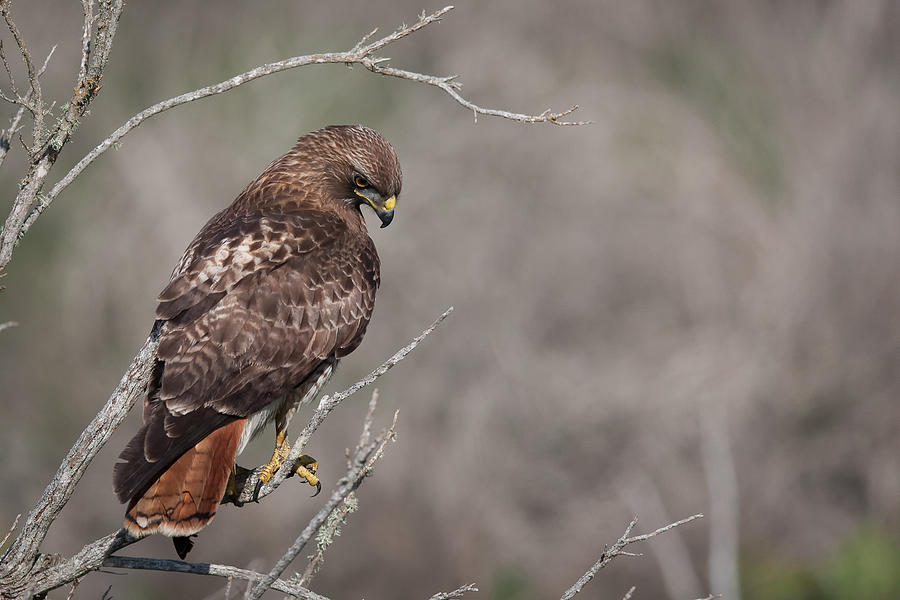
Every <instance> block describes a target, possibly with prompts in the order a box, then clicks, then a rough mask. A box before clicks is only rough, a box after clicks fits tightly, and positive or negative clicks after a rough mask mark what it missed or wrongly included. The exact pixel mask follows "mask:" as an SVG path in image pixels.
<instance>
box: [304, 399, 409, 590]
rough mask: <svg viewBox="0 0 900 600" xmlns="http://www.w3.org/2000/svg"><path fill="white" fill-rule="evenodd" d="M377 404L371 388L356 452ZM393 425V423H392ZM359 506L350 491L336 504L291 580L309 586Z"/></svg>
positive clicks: (363, 441) (366, 439)
mask: <svg viewBox="0 0 900 600" xmlns="http://www.w3.org/2000/svg"><path fill="white" fill-rule="evenodd" d="M377 405H378V388H375V389H374V390H372V398H371V399H370V400H369V409H368V411H367V412H366V417H365V419H363V431H362V434H361V435H360V437H359V443H357V445H356V450H355V452H358V451H359V449H360V448H361V447H362V446H364V445H366V444H368V443H369V440H370V438H371V435H372V421H373V419H374V415H375V407H376V406H377ZM396 420H397V414H396V413H394V422H395V423H396ZM392 427H393V425H392ZM351 467H352V461H351V455H350V452H349V450H348V452H347V468H348V469H349V468H351ZM358 508H359V500H358V498H357V497H356V492H350V494H348V495H347V497H346V498H344V501H343V502H341V504H340V505H338V506H337V507H336V508H335V509H334V510H333V511H332V512H331V514H330V515H328V519H326V521H325V525H324V527H322V528H321V529H320V530H319V532H318V533H317V534H316V551H315V553H313V555H312V556H310V557H309V561H308V562H307V563H306V569H304V570H303V574H302V575H301V574H299V573H298V574H297V575H295V576H294V577H292V578H291V581H294V580H296V582H297V583H298V584H300V585H302V586H304V587H309V582H310V581H311V580H312V578H313V577H314V576H315V574H316V573H318V572H319V569H321V568H322V565H323V564H324V562H325V552H327V551H328V548H329V547H330V546H331V544H332V543H333V542H334V538H336V537H338V536H339V535H341V527H343V526H344V525H345V524H346V520H347V517H348V516H349V515H350V513H353V512H356V510H357V509H358Z"/></svg>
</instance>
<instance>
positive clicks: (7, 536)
mask: <svg viewBox="0 0 900 600" xmlns="http://www.w3.org/2000/svg"><path fill="white" fill-rule="evenodd" d="M21 516H22V513H19V514H17V515H16V518H15V519H13V522H12V525H10V526H9V530H8V531H7V532H6V535H4V536H3V541H2V542H0V548H2V547H3V546H4V545H6V540H8V539H9V536H11V535H12V532H13V531H15V530H16V527H17V526H18V525H19V518H20V517H21Z"/></svg>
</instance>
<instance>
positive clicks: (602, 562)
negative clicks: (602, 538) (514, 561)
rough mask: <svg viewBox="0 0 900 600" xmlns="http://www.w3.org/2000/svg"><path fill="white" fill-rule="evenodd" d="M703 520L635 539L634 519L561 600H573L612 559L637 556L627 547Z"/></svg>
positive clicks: (681, 522)
mask: <svg viewBox="0 0 900 600" xmlns="http://www.w3.org/2000/svg"><path fill="white" fill-rule="evenodd" d="M701 518H703V515H702V514H696V515H692V516H690V517H688V518H686V519H681V520H680V521H675V522H674V523H669V524H668V525H666V526H664V527H660V528H659V529H657V530H655V531H651V532H650V533H645V534H642V535H636V536H633V537H629V536H631V530H632V529H634V526H635V524H637V517H635V518H634V519H632V520H631V523H629V524H628V527H626V528H625V533H623V534H622V537H620V538H619V539H618V540H616V543H614V544H613V545H612V546H610V547H609V548H607V549H606V550H605V551H604V552H603V554H601V555H600V558H599V559H598V560H597V562H595V563H594V565H593V566H592V567H591V568H590V569H588V570H587V572H585V574H584V575H582V576H581V577H579V578H578V581H576V582H575V584H574V585H572V587H570V588H569V589H568V590H566V591H565V593H563V595H562V596H561V597H560V600H571V598H573V597H574V596H575V594H577V593H578V592H580V591H581V588H583V587H584V586H585V585H587V584H588V582H590V580H591V579H593V578H594V576H595V575H597V573H598V572H599V571H600V569H602V568H603V567H605V566H606V565H608V564H609V563H610V562H611V561H612V559H614V558H615V557H617V556H636V555H635V554H633V553H630V552H626V551H625V547H626V546H628V545H630V544H633V543H635V542H643V541H645V540H649V539H650V538H652V537H655V536H657V535H659V534H661V533H665V532H667V531H669V530H671V529H674V528H676V527H678V526H680V525H684V524H685V523H690V522H691V521H693V520H695V519H701Z"/></svg>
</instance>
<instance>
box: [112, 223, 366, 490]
mask: <svg viewBox="0 0 900 600" xmlns="http://www.w3.org/2000/svg"><path fill="white" fill-rule="evenodd" d="M218 223H219V221H218V220H217V219H213V220H212V221H211V222H210V223H209V225H208V226H207V227H205V228H204V229H203V230H202V231H201V232H200V234H198V236H197V238H196V239H195V241H194V243H192V244H191V246H190V247H189V249H188V251H187V252H186V253H185V259H183V260H182V264H181V265H180V266H179V268H178V269H177V270H176V273H175V275H174V276H173V279H172V281H171V282H170V283H169V285H168V286H166V288H165V289H164V290H163V291H162V293H161V294H160V296H159V306H158V307H157V310H156V316H157V318H158V319H160V320H161V321H163V326H162V328H161V334H160V343H159V347H158V350H157V367H156V370H155V373H154V377H153V381H152V382H151V387H150V390H149V394H148V396H147V399H146V400H145V403H144V426H143V427H142V428H141V432H139V434H138V435H137V436H136V437H135V438H134V439H133V440H132V442H131V443H130V444H129V445H128V447H126V449H125V450H124V451H123V453H122V456H121V457H120V458H121V459H122V460H123V461H124V462H120V463H118V464H117V465H116V469H115V474H114V484H115V488H116V493H117V495H118V496H119V499H120V500H122V501H123V502H124V501H127V500H128V499H130V498H132V497H133V496H134V495H135V494H136V493H138V492H139V491H140V490H141V488H143V487H144V486H146V485H147V484H149V483H150V482H151V481H152V480H153V479H154V478H155V477H156V476H158V475H159V473H161V472H162V471H164V470H165V468H167V466H168V465H170V464H171V463H172V462H173V461H174V460H176V459H177V458H178V457H179V456H180V455H181V454H183V453H184V452H185V451H186V450H188V449H189V448H192V447H193V446H194V445H196V444H197V443H198V442H199V441H200V440H201V439H203V438H204V437H206V436H207V435H209V433H211V432H212V431H214V430H215V429H217V428H219V427H221V426H222V425H224V424H226V423H228V422H229V421H231V420H234V419H235V418H240V417H248V416H250V415H252V414H253V413H255V412H257V411H259V410H261V409H262V408H264V407H266V406H267V405H268V404H269V403H270V402H271V401H273V400H274V399H276V398H278V397H280V396H281V395H283V394H284V393H286V392H287V391H289V390H290V389H291V388H293V387H294V386H296V385H299V384H300V383H302V381H303V380H304V379H305V378H306V377H307V376H308V375H309V374H310V373H311V372H313V371H314V370H315V368H316V367H317V366H318V364H319V363H320V362H321V361H322V360H324V359H326V358H329V357H331V356H337V357H341V356H344V355H346V354H348V353H349V352H351V351H352V350H353V349H355V348H356V346H358V345H359V343H360V341H361V340H362V336H363V334H364V333H365V329H366V326H367V325H368V321H369V318H370V317H371V314H372V309H373V308H374V303H375V290H376V288H377V286H378V280H379V263H378V256H377V254H376V252H375V248H374V245H373V244H372V242H371V240H370V239H369V237H368V236H366V235H363V236H359V235H351V234H350V232H349V230H348V229H347V224H346V222H345V221H343V220H342V219H340V218H338V217H337V216H336V215H332V214H329V213H321V212H316V211H304V212H294V213H290V214H266V215H261V214H259V213H254V214H247V215H245V216H243V217H240V218H237V219H230V222H229V225H227V227H224V228H221V227H219V226H218ZM141 433H143V435H141Z"/></svg>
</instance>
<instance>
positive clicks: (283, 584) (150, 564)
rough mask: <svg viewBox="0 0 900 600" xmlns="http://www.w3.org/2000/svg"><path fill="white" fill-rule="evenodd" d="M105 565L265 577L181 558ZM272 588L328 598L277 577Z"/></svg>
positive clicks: (114, 560) (121, 559)
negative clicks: (185, 560)
mask: <svg viewBox="0 0 900 600" xmlns="http://www.w3.org/2000/svg"><path fill="white" fill-rule="evenodd" d="M103 566H104V567H114V568H119V569H143V570H150V571H173V572H176V573H193V574H195V575H213V576H215V577H228V578H233V579H242V580H244V581H250V582H256V581H260V580H262V579H263V577H265V575H263V574H262V573H257V572H256V571H250V570H247V569H239V568H238V567H232V566H230V565H217V564H210V563H190V562H184V561H181V560H167V559H161V558H135V557H131V556H110V557H109V558H107V559H106V560H104V561H103ZM271 587H272V589H273V590H276V591H278V592H283V593H285V594H288V595H290V596H293V597H295V598H302V599H303V600H328V598H326V597H325V596H320V595H319V594H316V593H315V592H312V591H310V590H308V589H306V588H305V587H303V586H301V585H298V584H296V583H291V582H289V581H285V580H283V579H276V580H275V581H273V582H272V586H271Z"/></svg>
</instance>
